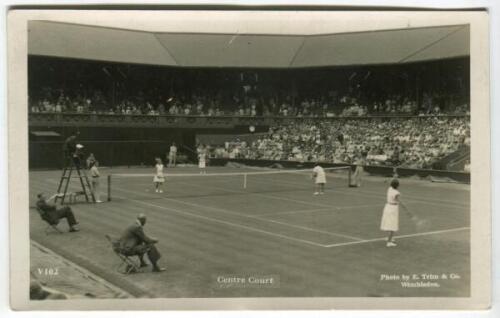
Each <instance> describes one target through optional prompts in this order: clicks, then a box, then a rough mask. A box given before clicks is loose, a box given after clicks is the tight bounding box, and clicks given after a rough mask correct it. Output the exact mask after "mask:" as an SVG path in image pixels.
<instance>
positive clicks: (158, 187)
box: [153, 158, 165, 193]
mask: <svg viewBox="0 0 500 318" xmlns="http://www.w3.org/2000/svg"><path fill="white" fill-rule="evenodd" d="M155 168H156V174H155V176H154V178H153V183H154V185H155V192H156V193H163V189H162V187H163V182H165V175H164V174H163V163H162V161H161V159H160V158H156V166H155Z"/></svg>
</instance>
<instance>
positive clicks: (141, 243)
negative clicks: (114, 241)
mask: <svg viewBox="0 0 500 318" xmlns="http://www.w3.org/2000/svg"><path fill="white" fill-rule="evenodd" d="M145 224H146V216H145V215H144V214H142V213H141V214H139V215H138V216H137V220H135V222H134V223H133V224H132V225H130V226H128V227H127V228H126V229H125V231H124V232H123V234H122V236H121V237H120V240H119V243H120V244H119V246H120V252H121V253H122V254H123V255H126V256H134V255H136V256H138V257H139V260H140V262H141V267H144V266H147V264H146V263H145V262H144V254H148V258H149V261H150V262H151V265H153V272H162V271H164V270H165V268H161V267H159V266H158V260H159V259H160V258H161V254H160V252H159V251H158V249H157V248H156V246H155V244H156V243H158V240H157V239H155V238H152V237H149V236H147V235H146V234H145V233H144V229H143V227H144V225H145Z"/></svg>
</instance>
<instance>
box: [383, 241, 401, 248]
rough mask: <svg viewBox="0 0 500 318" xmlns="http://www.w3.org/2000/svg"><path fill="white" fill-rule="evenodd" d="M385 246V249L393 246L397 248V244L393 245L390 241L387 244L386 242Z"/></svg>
mask: <svg viewBox="0 0 500 318" xmlns="http://www.w3.org/2000/svg"><path fill="white" fill-rule="evenodd" d="M385 246H387V247H394V246H398V244H396V243H394V242H392V241H389V242H387V244H385Z"/></svg>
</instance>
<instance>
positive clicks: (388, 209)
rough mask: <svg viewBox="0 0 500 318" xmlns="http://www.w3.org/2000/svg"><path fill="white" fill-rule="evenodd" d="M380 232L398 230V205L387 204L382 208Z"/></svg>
mask: <svg viewBox="0 0 500 318" xmlns="http://www.w3.org/2000/svg"><path fill="white" fill-rule="evenodd" d="M380 229H381V230H382V231H394V232H396V231H398V230H399V205H393V204H387V203H386V205H385V207H384V212H383V214H382V221H381V222H380Z"/></svg>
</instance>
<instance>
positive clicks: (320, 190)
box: [312, 163, 326, 195]
mask: <svg viewBox="0 0 500 318" xmlns="http://www.w3.org/2000/svg"><path fill="white" fill-rule="evenodd" d="M312 178H313V179H314V195H318V194H324V193H325V192H324V191H325V184H326V175H325V170H324V169H323V168H322V167H321V166H320V165H319V164H318V163H316V165H315V166H314V168H313V174H312Z"/></svg>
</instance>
